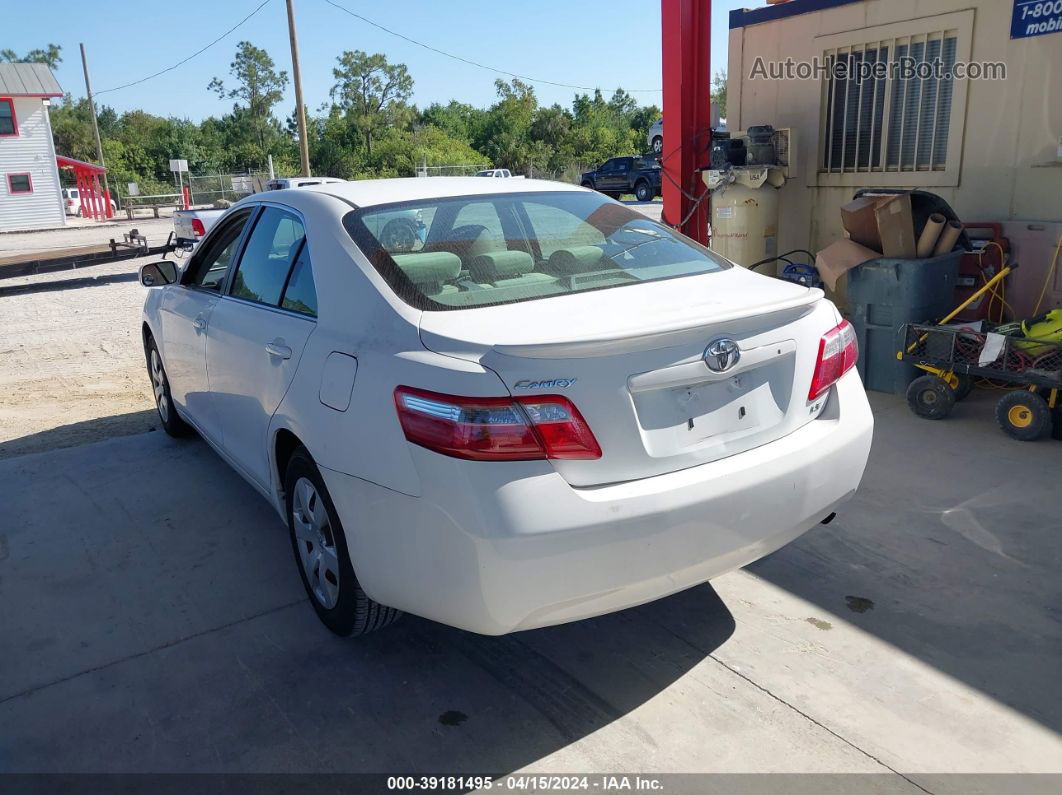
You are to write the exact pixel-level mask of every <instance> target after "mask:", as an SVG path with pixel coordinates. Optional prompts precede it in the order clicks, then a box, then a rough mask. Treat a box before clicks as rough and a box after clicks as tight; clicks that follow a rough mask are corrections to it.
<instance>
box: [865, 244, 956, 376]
mask: <svg viewBox="0 0 1062 795" xmlns="http://www.w3.org/2000/svg"><path fill="white" fill-rule="evenodd" d="M963 253H964V252H963V250H962V249H956V250H955V251H952V252H951V253H950V254H944V255H943V256H940V257H931V258H929V259H893V258H886V257H882V258H881V259H872V260H868V261H867V262H864V263H863V264H862V265H860V266H859V267H857V268H853V269H852V270H850V271H849V272H848V305H849V309H850V310H851V317H850V318H849V319H850V320H851V322H852V325H853V326H854V327H855V331H856V337H857V338H858V340H859V362H858V364H857V367H858V368H859V375H860V377H861V378H862V379H863V384H864V386H866V388H867V389H873V390H875V391H878V392H893V393H895V394H898V395H902V394H905V393H906V392H907V385H908V384H910V383H911V381H912V380H913V379H914V377H915V375H917V373H918V371H917V369H916V368H915V367H913V366H912V365H910V364H908V363H907V362H901V361H898V360H897V359H896V351H897V345H899V344H900V341H899V338H898V335H899V331H900V327H901V326H902V325H903V324H904V323H927V322H934V321H937V320H940V319H941V318H942V317H944V315H946V314H948V313H949V312H950V311H951V310H952V309H954V308H955V306H956V300H955V287H956V283H957V281H958V277H959V262H960V260H961V259H962V255H963Z"/></svg>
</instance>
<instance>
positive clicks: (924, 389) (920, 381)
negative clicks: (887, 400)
mask: <svg viewBox="0 0 1062 795" xmlns="http://www.w3.org/2000/svg"><path fill="white" fill-rule="evenodd" d="M907 405H908V406H909V407H910V409H911V411H913V412H914V413H915V414H917V415H918V416H919V417H924V418H925V419H927V420H942V419H944V418H945V417H947V416H948V415H949V414H951V410H952V409H953V408H954V407H955V392H954V391H952V388H951V387H950V386H948V382H947V381H945V380H944V379H943V378H940V377H939V376H935V375H920V376H919V377H918V378H916V379H915V380H914V381H912V382H911V385H910V386H908V387H907Z"/></svg>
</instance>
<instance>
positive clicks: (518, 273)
mask: <svg viewBox="0 0 1062 795" xmlns="http://www.w3.org/2000/svg"><path fill="white" fill-rule="evenodd" d="M469 270H470V271H471V273H472V279H473V281H477V282H483V283H484V284H491V285H494V286H495V287H502V286H505V287H513V286H515V285H517V284H541V283H542V282H552V281H556V279H554V278H553V277H552V276H550V275H549V274H546V273H537V272H536V271H535V261H534V260H533V259H532V258H531V255H530V254H528V253H527V252H526V251H490V252H487V253H485V254H480V255H478V256H476V257H475V258H474V259H473V260H472V262H471V264H470V265H469Z"/></svg>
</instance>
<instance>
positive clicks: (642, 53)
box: [0, 0, 763, 121]
mask: <svg viewBox="0 0 1062 795" xmlns="http://www.w3.org/2000/svg"><path fill="white" fill-rule="evenodd" d="M261 1H262V0H212V1H211V0H177V1H176V2H159V1H157V0H155V1H152V0H147V1H145V0H109V2H102V3H101V2H94V3H93V2H89V3H86V2H73V1H72V0H58V2H57V0H50V1H49V0H36V2H25V1H19V0H11V2H12V6H13V7H14V6H17V8H18V11H17V12H15V13H12V12H11V10H8V11H7V12H6V13H4V14H3V16H4V25H3V26H2V29H0V49H2V48H11V49H13V50H15V51H16V52H18V53H19V54H22V53H23V52H25V51H27V50H30V49H34V48H36V47H43V46H44V45H45V44H46V43H48V42H54V43H56V44H59V45H61V46H62V48H63V63H62V64H60V67H59V70H58V72H57V77H58V79H59V83H60V85H62V87H63V89H64V90H66V91H69V92H71V93H72V94H74V95H75V96H83V95H84V93H85V83H84V78H83V76H82V73H81V60H80V55H79V52H78V43H79V42H82V41H83V42H84V43H85V46H86V48H87V50H88V56H89V68H90V70H91V74H92V83H93V88H94V90H95V91H96V92H97V93H98V94H100V96H99V98H98V102H99V103H100V104H106V105H110V106H112V107H114V108H115V109H116V110H118V111H123V110H130V109H134V108H141V109H143V110H146V111H149V112H151V113H156V114H159V115H164V116H169V115H173V116H179V117H187V118H191V119H193V120H197V121H198V120H199V119H202V118H204V117H206V116H210V115H220V114H221V113H224V112H225V111H227V110H228V107H229V103H227V102H222V101H220V100H218V99H217V97H216V96H215V95H213V94H211V93H210V92H208V91H207V90H206V86H207V83H209V82H210V79H211V78H212V77H214V76H215V75H216V76H219V77H222V78H226V77H227V76H228V66H229V63H230V62H231V61H232V56H233V53H234V51H235V47H236V43H237V42H238V41H240V40H241V39H247V40H249V41H251V42H253V43H254V44H256V45H257V46H259V47H264V48H265V49H266V50H267V51H268V52H269V54H270V55H271V56H272V57H273V60H274V61H275V62H276V64H277V66H278V68H280V69H285V70H287V71H288V73H289V74H290V72H291V56H290V53H289V49H288V35H287V22H286V16H285V12H284V0H270V2H269V3H268V4H267V5H266V6H265V7H264V8H263V9H262V10H261V11H259V12H258V13H257V14H256V15H255V16H254V17H253V18H252V19H251V20H249V21H248V22H247V23H246V24H245V25H243V26H242V27H241V28H239V29H238V30H236V31H234V32H233V33H232V34H230V35H229V36H228V37H226V38H225V39H223V40H222V41H220V42H218V43H217V44H215V45H214V46H213V47H211V48H210V49H209V50H207V51H206V52H204V53H203V54H201V55H199V56H198V57H196V58H194V59H193V60H191V61H190V62H188V63H187V64H184V65H183V66H180V67H178V68H177V69H175V70H174V71H172V72H169V73H167V74H165V75H162V76H161V77H157V78H155V79H154V80H150V81H147V82H145V83H142V84H140V85H138V86H134V87H131V88H126V89H123V90H121V91H114V92H106V93H104V90H105V89H108V88H111V87H114V86H118V85H121V84H124V83H128V82H131V81H132V80H136V79H139V78H141V77H144V76H146V75H148V74H151V73H153V72H156V71H158V70H160V69H163V68H165V67H167V66H170V65H172V64H174V63H176V62H177V61H179V60H181V59H183V58H185V57H186V56H188V55H190V54H191V53H193V52H195V51H196V50H198V49H199V48H200V47H202V46H204V45H205V44H207V43H209V42H210V41H212V40H213V39H215V38H217V36H219V35H221V33H223V32H224V31H226V30H227V29H229V28H230V27H232V26H233V25H235V24H236V23H237V22H239V21H240V20H241V19H242V18H243V17H245V16H246V15H247V14H249V13H250V12H251V11H252V10H254V8H255V7H256V6H258V4H259V3H260V2H261ZM336 2H338V3H340V4H341V5H345V6H346V7H348V8H350V9H351V10H352V11H356V12H358V13H360V14H362V15H364V16H366V17H368V18H370V19H372V20H374V21H376V22H378V23H380V24H381V25H384V26H386V27H388V28H391V29H392V30H394V31H396V32H398V33H402V34H404V35H406V36H409V37H411V38H414V39H418V40H420V41H423V42H425V43H427V44H430V45H432V46H435V47H438V48H439V49H442V50H446V51H448V52H453V53H455V54H458V55H461V56H462V57H465V58H468V59H470V60H474V61H478V62H480V63H484V64H488V65H490V66H493V67H496V68H500V69H505V70H507V71H511V72H516V73H520V74H525V75H529V76H531V77H538V78H542V79H545V80H553V81H557V82H561V83H572V84H577V85H586V86H600V87H601V88H602V89H603V90H605V91H606V92H610V91H611V90H612V89H614V88H615V87H616V86H622V87H624V88H627V89H632V88H651V89H658V88H659V87H660V2H659V0H525V1H524V2H513V1H511V0H393V1H392V2H380V0H373V2H366V0H336ZM762 4H763V0H715V1H714V3H713V19H712V71H713V74H714V73H715V72H716V71H717V70H719V69H724V68H725V67H726V44H727V32H728V31H727V21H728V16H729V11H730V9H732V8H740V7H755V6H760V5H762ZM295 11H296V22H297V24H298V32H299V47H300V55H301V58H302V71H303V90H304V92H305V97H306V102H307V104H308V105H309V106H310V108H311V110H316V108H317V107H318V106H319V105H320V104H321V103H322V102H325V101H326V100H327V99H328V90H329V88H331V86H332V83H333V79H332V66H333V64H334V63H335V57H336V56H337V55H338V54H339V53H340V52H341V51H343V50H354V49H360V50H366V51H368V52H370V53H372V52H382V53H384V54H385V55H386V56H387V58H388V59H389V60H390V61H392V62H400V63H405V64H406V65H407V66H408V67H409V71H410V74H411V75H412V77H413V80H414V97H413V98H414V101H415V102H416V103H417V104H418V105H421V106H424V105H427V104H429V103H431V102H434V101H448V100H450V99H451V98H454V99H458V100H461V101H463V102H469V103H472V104H473V105H478V106H486V105H489V104H490V103H491V102H492V101H493V99H494V79H495V77H501V76H503V75H495V74H494V73H492V72H489V71H485V70H482V69H478V68H475V67H472V66H468V65H466V64H462V63H459V62H457V61H453V60H450V59H448V58H445V57H443V56H441V55H437V54H435V53H432V52H429V51H427V50H424V49H421V48H420V47H417V46H415V45H413V44H410V43H408V42H405V41H402V40H401V39H398V38H395V37H394V36H391V35H389V34H387V33H384V32H383V31H380V30H377V29H375V28H373V27H371V26H369V25H367V24H365V23H364V22H361V21H360V20H357V19H354V18H352V17H350V16H348V15H346V14H344V13H343V12H341V11H339V10H337V9H335V8H333V7H331V6H329V5H327V4H326V3H325V2H324V0H296V2H295ZM534 85H535V91H536V93H537V95H538V97H539V100H540V101H541V102H544V103H546V104H550V103H553V102H560V103H561V104H562V105H565V106H568V105H570V103H571V100H572V97H573V95H574V94H575V93H576V92H575V90H573V89H567V88H557V87H553V86H549V85H544V84H541V83H536V84H534ZM636 96H637V97H638V100H639V102H641V103H642V104H649V103H655V104H657V105H659V104H660V103H661V94H660V93H659V92H656V93H638V94H636ZM294 105H295V100H294V94H293V91H292V90H291V87H290V84H289V88H288V92H287V96H286V97H285V101H284V103H283V104H282V105H281V106H280V107H278V109H277V110H278V115H279V116H282V117H283V116H286V115H287V114H288V112H289V110H290V109H291V108H293V107H294Z"/></svg>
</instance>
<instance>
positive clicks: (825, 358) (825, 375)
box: [808, 320, 859, 400]
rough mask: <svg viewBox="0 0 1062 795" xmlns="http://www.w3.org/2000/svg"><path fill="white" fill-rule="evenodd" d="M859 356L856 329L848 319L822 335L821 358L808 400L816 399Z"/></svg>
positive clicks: (848, 368)
mask: <svg viewBox="0 0 1062 795" xmlns="http://www.w3.org/2000/svg"><path fill="white" fill-rule="evenodd" d="M858 358H859V344H858V343H857V342H856V334H855V329H854V328H852V324H851V323H849V322H848V321H847V320H842V321H841V322H840V324H839V325H837V326H834V327H833V328H832V329H830V330H829V331H827V332H826V333H825V334H823V335H822V339H821V340H819V359H818V361H817V362H816V363H815V375H814V376H812V378H811V389H810V390H809V391H808V400H815V399H816V398H817V397H819V395H821V394H822V393H823V392H825V391H826V390H827V389H829V388H830V387H831V386H833V385H834V384H835V383H836V382H837V380H838V379H839V378H840V377H841V376H842V375H844V374H845V373H847V372H848V371H849V370H851V369H852V367H854V366H855V363H856V359H858Z"/></svg>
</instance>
